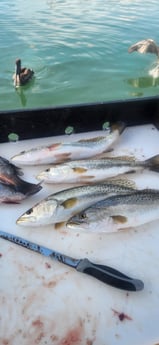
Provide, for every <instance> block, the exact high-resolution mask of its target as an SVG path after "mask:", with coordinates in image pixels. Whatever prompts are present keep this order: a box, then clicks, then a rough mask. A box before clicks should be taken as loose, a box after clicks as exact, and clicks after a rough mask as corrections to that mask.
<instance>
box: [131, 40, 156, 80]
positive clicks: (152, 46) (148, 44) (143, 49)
mask: <svg viewBox="0 0 159 345" xmlns="http://www.w3.org/2000/svg"><path fill="white" fill-rule="evenodd" d="M135 51H137V52H139V53H141V54H145V53H152V54H155V55H157V61H156V66H155V67H154V68H153V69H152V70H150V71H149V74H150V75H151V76H152V77H153V78H159V47H158V46H157V44H156V43H155V41H154V40H152V39H150V38H148V39H146V40H142V41H139V42H137V43H135V44H133V45H132V46H130V47H129V49H128V52H129V53H133V52H135Z"/></svg>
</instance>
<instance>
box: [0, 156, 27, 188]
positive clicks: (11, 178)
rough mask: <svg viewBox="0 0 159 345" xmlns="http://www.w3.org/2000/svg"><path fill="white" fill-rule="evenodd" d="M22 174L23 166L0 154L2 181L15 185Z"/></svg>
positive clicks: (0, 180)
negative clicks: (20, 166) (18, 165)
mask: <svg viewBox="0 0 159 345" xmlns="http://www.w3.org/2000/svg"><path fill="white" fill-rule="evenodd" d="M22 175H23V172H22V170H21V168H19V167H17V166H16V165H14V164H12V163H10V162H9V161H8V159H6V158H4V157H1V156H0V182H2V183H6V184H12V185H15V184H16V183H17V180H19V176H22Z"/></svg>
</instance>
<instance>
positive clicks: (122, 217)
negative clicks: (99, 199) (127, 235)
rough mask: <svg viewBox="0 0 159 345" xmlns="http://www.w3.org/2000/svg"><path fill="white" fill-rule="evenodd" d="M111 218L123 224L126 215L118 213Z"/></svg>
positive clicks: (125, 220)
mask: <svg viewBox="0 0 159 345" xmlns="http://www.w3.org/2000/svg"><path fill="white" fill-rule="evenodd" d="M111 218H112V219H113V221H114V222H115V223H119V224H123V223H126V222H127V217H125V216H121V215H120V214H119V215H116V216H111Z"/></svg>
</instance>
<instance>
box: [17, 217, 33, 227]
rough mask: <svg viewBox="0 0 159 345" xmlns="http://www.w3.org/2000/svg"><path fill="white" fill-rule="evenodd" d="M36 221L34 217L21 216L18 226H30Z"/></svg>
mask: <svg viewBox="0 0 159 345" xmlns="http://www.w3.org/2000/svg"><path fill="white" fill-rule="evenodd" d="M35 223H36V220H35V218H34V217H29V218H28V217H26V216H20V217H19V218H18V219H17V220H16V224H18V225H26V226H27V225H30V224H35Z"/></svg>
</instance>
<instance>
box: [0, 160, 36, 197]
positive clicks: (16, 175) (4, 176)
mask: <svg viewBox="0 0 159 345" xmlns="http://www.w3.org/2000/svg"><path fill="white" fill-rule="evenodd" d="M21 175H23V172H22V171H21V169H20V168H18V167H17V166H15V165H14V164H12V163H10V162H9V161H8V160H7V159H5V158H3V157H0V202H9V200H10V202H14V201H15V202H19V201H20V200H23V199H24V198H26V197H27V196H29V195H32V194H35V193H37V192H39V191H40V190H41V189H42V186H41V185H40V183H38V184H35V183H30V182H27V181H24V180H22V179H21V178H20V176H21Z"/></svg>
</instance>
